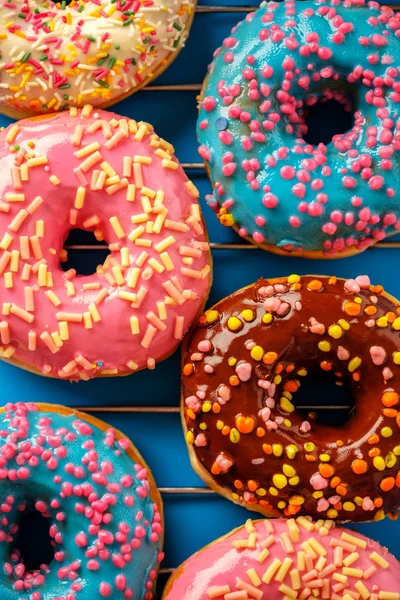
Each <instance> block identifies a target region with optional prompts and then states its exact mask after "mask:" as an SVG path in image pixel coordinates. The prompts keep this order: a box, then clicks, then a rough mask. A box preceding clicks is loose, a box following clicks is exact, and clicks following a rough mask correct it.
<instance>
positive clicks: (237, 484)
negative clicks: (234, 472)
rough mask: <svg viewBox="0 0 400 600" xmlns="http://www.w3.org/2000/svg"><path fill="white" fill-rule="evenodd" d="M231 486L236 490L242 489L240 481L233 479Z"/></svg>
mask: <svg viewBox="0 0 400 600" xmlns="http://www.w3.org/2000/svg"><path fill="white" fill-rule="evenodd" d="M233 485H234V486H235V488H236V489H237V490H240V489H241V488H242V487H243V483H242V482H241V481H240V479H235V481H234V482H233Z"/></svg>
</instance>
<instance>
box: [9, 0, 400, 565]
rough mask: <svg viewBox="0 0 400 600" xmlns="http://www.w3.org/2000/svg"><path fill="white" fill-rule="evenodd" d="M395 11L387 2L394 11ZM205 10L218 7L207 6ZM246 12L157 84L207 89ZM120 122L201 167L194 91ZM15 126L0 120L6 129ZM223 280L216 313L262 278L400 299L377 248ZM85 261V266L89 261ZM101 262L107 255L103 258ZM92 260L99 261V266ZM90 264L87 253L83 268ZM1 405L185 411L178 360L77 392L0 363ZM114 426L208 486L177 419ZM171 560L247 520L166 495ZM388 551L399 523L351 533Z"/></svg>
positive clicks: (398, 544) (227, 236) (252, 255)
mask: <svg viewBox="0 0 400 600" xmlns="http://www.w3.org/2000/svg"><path fill="white" fill-rule="evenodd" d="M246 3H247V4H250V3H249V0H247V2H246V1H243V2H239V1H238V0H220V1H219V2H217V4H219V5H223V4H225V5H236V6H243V5H245V4H246ZM388 3H389V2H388ZM202 4H203V5H206V4H208V5H211V4H213V2H212V0H202ZM243 16H244V15H243V13H219V14H209V13H208V14H204V13H203V14H201V13H200V14H197V15H196V17H195V20H194V24H193V27H192V32H191V36H190V38H189V41H188V43H187V46H186V48H185V49H184V50H183V51H182V52H181V54H180V55H179V57H178V59H177V60H176V61H175V63H174V64H173V65H172V66H171V67H170V68H169V69H168V70H167V71H166V72H165V73H164V74H163V75H162V76H161V77H160V78H159V79H158V80H157V84H176V83H200V82H201V81H202V79H203V77H204V75H205V73H206V68H207V64H208V63H209V61H210V60H211V57H212V53H213V51H214V50H215V48H216V47H217V46H218V45H219V43H220V42H221V41H222V39H223V37H225V35H227V34H228V32H229V30H230V29H231V27H232V26H233V25H235V24H236V22H237V21H238V20H239V19H241V18H243ZM114 109H115V111H116V112H119V113H120V114H123V115H126V116H130V117H134V118H135V119H137V120H140V119H143V120H145V121H150V122H151V123H152V124H153V125H154V127H155V130H156V131H157V133H158V134H159V135H161V136H163V137H165V138H166V139H167V140H169V141H170V142H171V143H172V144H173V145H174V146H175V149H176V153H177V156H178V158H179V159H180V160H181V161H182V162H192V161H195V162H199V157H198V155H197V144H196V135H195V123H196V117H197V110H196V92H189V91H182V92H165V91H164V92H157V91H154V92H146V91H142V92H139V93H138V94H136V95H135V96H133V97H132V98H130V99H128V100H125V101H124V102H122V103H120V104H118V105H116V106H115V107H114ZM9 122H10V121H9V120H8V119H6V118H1V117H0V125H1V126H3V125H7V124H8V123H9ZM190 176H191V178H192V179H193V181H194V183H195V184H196V186H197V187H198V188H199V189H200V192H201V199H202V203H203V209H204V216H205V219H206V221H207V225H208V231H209V235H210V239H211V241H214V242H228V241H231V242H237V241H238V238H237V236H236V235H235V234H234V233H233V232H232V231H230V230H229V229H225V228H223V227H222V226H221V225H220V224H219V223H218V221H217V219H216V218H215V216H214V215H213V214H212V212H211V210H210V209H209V208H208V207H207V206H206V205H205V203H204V196H205V194H207V193H209V191H210V184H209V182H208V180H207V177H206V175H205V173H204V172H202V171H201V172H199V171H193V172H192V173H190ZM213 254H214V269H215V281H214V284H213V288H212V291H211V295H210V299H209V304H213V303H214V302H216V301H217V300H219V299H221V298H222V297H224V296H226V295H227V294H229V293H230V292H233V291H234V290H235V289H237V288H238V287H241V286H244V285H246V284H249V283H251V282H253V281H254V280H256V279H257V278H258V277H260V276H265V277H275V276H280V275H288V274H290V273H299V274H306V273H318V274H334V275H338V276H341V277H354V276H356V275H358V274H362V273H367V274H368V275H369V276H370V277H371V279H372V281H373V282H375V283H380V284H382V285H383V286H384V287H385V288H386V289H387V290H388V292H390V293H391V294H393V295H394V296H397V297H400V278H399V277H398V276H397V269H396V266H397V264H398V261H399V259H400V250H399V249H398V250H396V249H372V250H368V251H367V252H365V253H364V254H362V255H360V256H356V257H353V258H349V259H345V260H339V261H322V260H320V261H310V260H303V259H293V258H292V259H291V258H285V257H277V256H274V255H272V254H269V253H266V252H262V251H260V250H252V251H227V250H215V251H214V253H213ZM85 257H86V258H85ZM97 257H99V255H98V254H97ZM92 258H93V257H92ZM86 259H90V256H89V254H88V253H86V254H85V256H82V260H86ZM0 386H1V391H2V401H3V402H6V401H18V400H26V399H28V398H29V399H30V400H33V401H41V402H55V403H60V404H65V405H68V406H79V405H80V406H82V405H85V406H90V405H92V406H99V405H102V406H112V405H132V404H139V405H168V406H177V405H178V404H179V394H180V391H179V388H180V376H179V353H176V354H175V355H174V356H172V357H171V358H170V359H169V360H167V361H165V362H164V363H162V364H160V365H159V366H158V367H157V369H156V370H155V371H154V372H141V373H137V374H135V375H132V376H130V377H125V378H119V379H116V378H110V379H105V380H94V381H90V382H87V383H86V382H82V383H79V384H74V385H72V384H70V383H67V382H64V381H55V380H52V379H45V378H41V377H38V376H36V375H32V374H30V373H27V372H25V371H22V370H19V369H17V368H15V367H12V366H10V365H7V364H5V363H2V362H1V363H0ZM97 416H99V417H100V418H104V420H106V421H107V422H109V423H110V424H112V425H114V426H116V427H118V428H120V429H122V430H123V431H124V432H125V433H126V434H127V435H128V436H129V437H130V438H131V439H132V440H133V442H134V443H135V444H136V445H137V447H138V448H139V450H140V452H141V453H142V454H143V455H144V457H145V459H146V460H147V462H148V464H149V466H150V467H151V469H152V471H153V473H154V476H155V478H156V480H157V483H158V485H159V486H162V487H164V486H197V485H202V482H201V481H200V480H199V479H198V478H197V476H196V475H195V474H194V472H193V471H192V470H191V468H190V465H189V461H188V457H187V452H186V447H185V442H184V439H183V435H182V430H181V425H180V419H179V415H178V414H167V415H157V414H151V413H150V414H147V413H146V414H128V413H123V414H116V413H112V412H109V413H106V414H104V413H101V414H98V415H97ZM164 500H165V502H164V506H165V515H166V544H165V550H166V558H165V561H164V565H163V566H168V567H174V566H177V565H178V564H179V563H180V562H181V561H183V560H184V559H185V558H186V557H188V556H189V555H190V554H192V553H193V552H194V551H195V550H197V549H198V548H201V547H202V546H203V545H205V544H207V543H209V542H210V541H212V540H213V539H214V538H215V537H217V536H220V535H222V534H223V533H225V532H227V531H229V530H230V529H232V528H233V527H235V526H237V525H239V524H241V523H242V522H243V521H244V520H245V519H246V518H247V517H248V516H249V513H248V512H247V511H246V510H245V509H243V508H241V507H238V506H235V505H233V504H232V503H230V502H228V501H227V500H224V499H222V498H219V497H217V496H200V497H199V496H189V497H187V496H186V497H184V496H166V497H165V499H164ZM352 527H354V528H355V529H357V530H358V531H361V532H363V533H364V534H366V535H368V536H370V537H372V538H374V539H375V540H377V541H379V542H380V543H381V544H384V545H385V546H387V547H388V548H389V549H390V550H391V552H393V554H395V555H396V556H397V558H399V559H400V541H399V538H400V521H397V522H392V521H389V520H385V521H382V522H379V523H372V524H363V525H357V526H352Z"/></svg>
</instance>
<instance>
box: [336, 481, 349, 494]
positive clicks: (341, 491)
mask: <svg viewBox="0 0 400 600" xmlns="http://www.w3.org/2000/svg"><path fill="white" fill-rule="evenodd" d="M336 492H337V493H338V494H339V496H345V495H346V494H347V485H346V484H345V483H340V484H339V485H338V486H337V487H336Z"/></svg>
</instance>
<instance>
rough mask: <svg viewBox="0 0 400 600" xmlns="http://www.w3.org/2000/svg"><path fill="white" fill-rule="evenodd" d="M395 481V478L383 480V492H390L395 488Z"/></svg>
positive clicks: (381, 485)
mask: <svg viewBox="0 0 400 600" xmlns="http://www.w3.org/2000/svg"><path fill="white" fill-rule="evenodd" d="M395 483H396V482H395V479H394V477H386V478H385V479H382V481H381V484H380V487H381V490H383V491H384V492H390V490H391V489H392V488H394V484H395Z"/></svg>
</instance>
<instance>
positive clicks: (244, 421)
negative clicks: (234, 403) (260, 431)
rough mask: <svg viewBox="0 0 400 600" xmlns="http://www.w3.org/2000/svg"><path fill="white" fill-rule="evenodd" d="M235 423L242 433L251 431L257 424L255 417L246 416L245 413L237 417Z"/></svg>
mask: <svg viewBox="0 0 400 600" xmlns="http://www.w3.org/2000/svg"><path fill="white" fill-rule="evenodd" d="M235 423H236V427H237V428H238V430H239V431H240V433H251V432H252V431H253V429H254V426H255V421H254V419H253V417H245V416H244V415H239V416H238V417H236V421H235Z"/></svg>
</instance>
